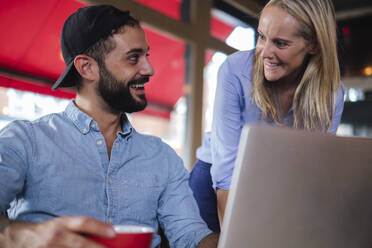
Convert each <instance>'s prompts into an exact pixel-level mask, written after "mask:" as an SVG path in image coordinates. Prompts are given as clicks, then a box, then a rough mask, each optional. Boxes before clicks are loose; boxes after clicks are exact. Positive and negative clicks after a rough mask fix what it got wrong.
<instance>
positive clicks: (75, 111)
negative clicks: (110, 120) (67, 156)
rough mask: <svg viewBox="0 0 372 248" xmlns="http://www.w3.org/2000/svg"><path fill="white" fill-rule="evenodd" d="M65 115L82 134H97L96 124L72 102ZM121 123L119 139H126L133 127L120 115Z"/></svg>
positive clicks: (123, 115) (126, 118) (124, 116)
mask: <svg viewBox="0 0 372 248" xmlns="http://www.w3.org/2000/svg"><path fill="white" fill-rule="evenodd" d="M65 113H66V115H67V117H68V118H69V119H70V120H71V121H72V122H73V123H74V125H75V126H76V128H77V129H79V131H80V132H81V133H82V134H87V133H89V132H90V131H91V130H93V131H96V132H99V127H98V124H97V122H96V121H95V120H94V119H93V118H92V117H90V116H89V115H88V114H86V113H84V112H83V111H81V110H80V109H79V108H78V107H77V106H76V105H75V102H74V101H73V100H71V101H70V103H69V104H68V105H67V107H66V109H65ZM121 123H122V130H123V131H122V132H119V134H120V136H121V137H123V138H124V137H127V136H129V135H130V134H132V132H133V130H134V129H133V127H132V125H131V124H130V122H129V120H128V117H127V116H126V114H124V113H123V114H122V115H121Z"/></svg>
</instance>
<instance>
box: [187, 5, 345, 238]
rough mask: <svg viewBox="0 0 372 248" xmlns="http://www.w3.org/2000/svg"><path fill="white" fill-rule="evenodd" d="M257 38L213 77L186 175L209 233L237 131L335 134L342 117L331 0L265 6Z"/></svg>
mask: <svg viewBox="0 0 372 248" xmlns="http://www.w3.org/2000/svg"><path fill="white" fill-rule="evenodd" d="M257 32H258V40H257V45H256V49H255V50H251V51H242V52H237V53H235V54H232V55H230V56H229V57H228V58H227V59H226V61H225V62H224V64H223V65H222V66H221V68H220V70H219V74H218V83H217V90H216V98H215V99H216V100H215V105H214V119H213V125H212V132H211V134H206V135H205V137H204V141H203V145H202V147H200V148H199V149H198V151H197V157H198V161H197V162H196V164H195V166H194V169H193V171H192V172H191V176H190V186H191V188H192V190H193V191H194V196H195V198H196V200H197V202H198V204H199V208H200V213H201V215H202V217H203V219H204V220H205V221H206V222H207V224H208V225H209V227H210V228H211V229H212V230H214V231H219V224H220V223H222V218H223V214H224V210H225V205H226V200H227V196H228V192H229V187H230V183H231V177H232V173H233V169H234V162H235V158H236V153H237V149H238V144H239V138H240V134H241V130H242V127H243V125H245V124H248V123H262V124H266V125H277V126H289V127H293V128H299V129H304V130H308V131H321V132H329V133H332V134H335V133H336V130H337V127H338V125H339V123H340V119H341V115H342V111H343V93H344V92H343V86H342V84H341V82H340V71H339V64H338V57H337V48H336V46H337V44H336V43H337V40H336V22H335V14H334V8H333V5H332V1H331V0H271V1H269V2H268V3H267V5H266V6H265V7H264V9H263V11H262V13H261V16H260V20H259V25H258V29H257ZM269 152H270V151H268V153H269ZM217 206H218V207H217ZM217 209H218V211H217ZM217 212H218V215H217ZM218 216H219V217H220V218H219V220H218Z"/></svg>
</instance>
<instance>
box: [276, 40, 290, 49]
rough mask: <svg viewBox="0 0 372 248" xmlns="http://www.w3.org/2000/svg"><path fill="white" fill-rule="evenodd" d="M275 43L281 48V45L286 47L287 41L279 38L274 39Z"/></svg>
mask: <svg viewBox="0 0 372 248" xmlns="http://www.w3.org/2000/svg"><path fill="white" fill-rule="evenodd" d="M275 44H276V45H277V46H278V47H279V48H283V47H286V46H287V42H284V41H280V40H277V41H275Z"/></svg>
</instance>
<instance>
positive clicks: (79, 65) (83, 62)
mask: <svg viewBox="0 0 372 248" xmlns="http://www.w3.org/2000/svg"><path fill="white" fill-rule="evenodd" d="M74 66H75V68H76V71H77V72H78V73H79V74H80V76H81V77H82V78H83V79H87V80H89V81H98V79H99V69H98V64H97V62H96V61H95V60H94V59H93V58H91V57H89V56H87V55H85V54H80V55H77V56H76V57H75V59H74Z"/></svg>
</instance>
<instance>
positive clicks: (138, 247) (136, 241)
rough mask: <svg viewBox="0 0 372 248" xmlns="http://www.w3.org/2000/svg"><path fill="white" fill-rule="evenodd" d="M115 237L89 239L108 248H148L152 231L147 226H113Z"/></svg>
mask: <svg viewBox="0 0 372 248" xmlns="http://www.w3.org/2000/svg"><path fill="white" fill-rule="evenodd" d="M114 229H115V232H116V237H115V238H113V239H105V238H101V237H97V236H90V238H91V239H93V240H95V241H96V242H98V243H101V244H103V245H105V246H106V247H108V248H133V247H135V248H150V247H151V241H152V234H153V233H154V229H153V228H151V227H147V226H135V225H116V226H114Z"/></svg>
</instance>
